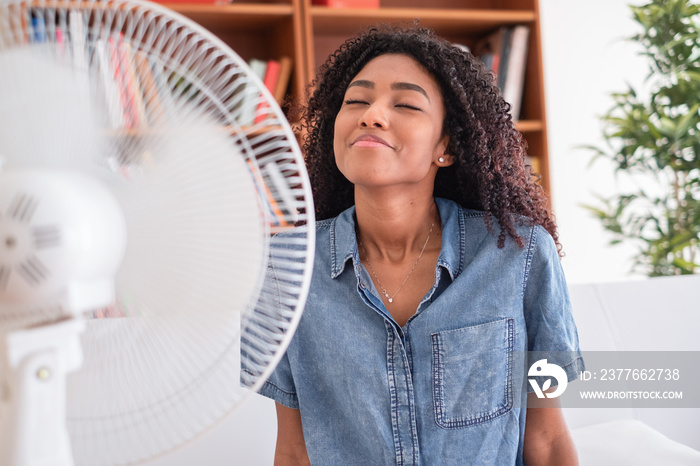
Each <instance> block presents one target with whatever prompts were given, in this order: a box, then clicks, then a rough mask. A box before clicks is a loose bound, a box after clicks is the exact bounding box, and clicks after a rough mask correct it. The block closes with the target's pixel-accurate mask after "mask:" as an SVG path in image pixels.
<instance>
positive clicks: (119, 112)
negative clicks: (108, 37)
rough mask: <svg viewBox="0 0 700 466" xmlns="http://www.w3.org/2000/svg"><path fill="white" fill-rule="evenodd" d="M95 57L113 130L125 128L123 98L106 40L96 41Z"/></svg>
mask: <svg viewBox="0 0 700 466" xmlns="http://www.w3.org/2000/svg"><path fill="white" fill-rule="evenodd" d="M94 53H95V57H96V60H97V63H98V68H99V70H100V78H101V79H100V84H101V87H102V90H103V92H104V97H105V102H106V104H107V113H108V119H109V124H110V127H111V128H122V127H124V123H125V121H124V111H123V109H122V106H121V96H120V93H119V88H118V87H117V83H116V82H115V81H114V74H113V73H112V68H111V66H110V58H109V51H108V47H107V43H106V42H105V40H104V39H97V41H95V51H94Z"/></svg>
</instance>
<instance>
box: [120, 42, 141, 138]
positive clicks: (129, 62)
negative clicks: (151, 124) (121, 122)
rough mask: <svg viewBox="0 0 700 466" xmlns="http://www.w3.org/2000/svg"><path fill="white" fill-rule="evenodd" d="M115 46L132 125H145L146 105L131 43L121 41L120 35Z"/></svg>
mask: <svg viewBox="0 0 700 466" xmlns="http://www.w3.org/2000/svg"><path fill="white" fill-rule="evenodd" d="M117 48H118V52H119V68H120V72H121V73H122V75H123V78H124V84H125V86H126V88H125V91H126V98H127V101H128V107H127V111H128V112H129V113H130V114H131V121H132V124H133V127H141V126H147V120H146V107H145V106H144V103H143V96H142V93H141V83H140V82H139V80H138V78H137V75H136V68H135V65H134V62H133V54H132V47H131V44H130V43H128V42H125V41H123V40H122V39H121V37H120V38H119V39H118V40H117Z"/></svg>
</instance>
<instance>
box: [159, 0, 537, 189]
mask: <svg viewBox="0 0 700 466" xmlns="http://www.w3.org/2000/svg"><path fill="white" fill-rule="evenodd" d="M426 4H428V5H429V7H426ZM165 5H166V6H168V7H170V8H172V9H173V10H175V11H178V12H180V13H182V14H183V15H185V16H188V17H189V18H191V19H192V20H194V21H196V22H197V23H199V24H201V25H202V26H204V27H205V28H207V29H209V30H210V31H211V32H213V33H214V34H216V35H217V36H218V37H220V38H221V39H222V40H223V41H224V42H226V43H227V44H228V45H229V46H231V48H232V49H233V50H234V51H236V53H238V54H239V55H240V56H241V57H242V58H244V59H246V60H248V59H250V58H253V57H256V58H262V59H274V58H278V57H279V56H281V55H288V56H291V57H293V59H294V69H293V73H292V82H291V87H290V90H291V93H292V96H293V97H294V98H295V99H297V100H300V99H302V98H303V96H304V95H305V89H306V86H307V84H308V83H309V82H311V80H312V79H313V78H314V76H315V75H316V72H317V71H318V67H319V66H320V65H321V63H323V61H325V59H326V57H327V56H328V55H329V54H330V53H331V52H333V51H334V50H335V49H336V48H337V47H338V46H339V45H340V44H341V43H342V42H343V41H344V40H345V39H347V38H348V37H349V36H351V35H353V34H354V33H356V32H357V31H359V30H361V29H363V28H365V27H367V26H369V25H372V24H376V23H379V22H390V23H396V22H401V23H410V22H413V21H414V20H415V19H419V21H420V24H421V25H422V26H425V27H429V28H431V29H434V30H435V31H436V32H437V33H438V34H439V35H441V36H443V37H445V38H447V39H449V40H452V41H453V42H458V43H461V44H464V45H467V46H469V47H473V46H474V45H475V44H476V42H477V41H479V39H481V38H482V37H484V36H485V35H487V34H488V33H490V32H492V31H494V30H495V29H497V28H498V27H500V26H503V25H517V24H525V25H528V26H529V27H530V35H529V44H528V56H527V65H526V72H525V83H524V89H523V99H522V104H521V107H522V110H521V115H520V117H521V119H520V120H519V121H518V122H517V123H516V127H517V128H518V130H519V131H521V132H522V133H523V135H524V136H525V139H526V140H527V143H528V147H529V149H528V152H529V154H530V156H532V157H533V158H535V159H536V165H537V166H538V167H539V170H540V171H541V174H542V185H543V186H544V188H545V190H547V192H549V188H550V180H549V163H548V154H547V125H546V118H545V100H544V82H543V74H542V53H541V50H542V45H541V37H540V14H539V5H538V1H537V0H431V1H430V2H425V1H424V0H380V7H379V8H378V9H362V8H328V7H324V6H316V5H312V4H311V0H278V1H276V2H270V1H258V2H246V3H238V2H235V3H231V4H226V5H219V4H178V3H173V4H167V3H166V4H165Z"/></svg>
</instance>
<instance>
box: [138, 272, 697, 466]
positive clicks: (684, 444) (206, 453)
mask: <svg viewBox="0 0 700 466" xmlns="http://www.w3.org/2000/svg"><path fill="white" fill-rule="evenodd" d="M570 288H571V298H572V304H573V307H574V315H575V318H576V322H577V325H578V329H579V338H580V343H581V348H582V350H584V351H592V350H596V351H608V350H624V351H641V350H645V351H649V350H651V351H655V350H659V351H700V338H699V337H700V330H699V329H700V275H697V276H684V277H673V278H655V279H648V280H640V281H634V282H620V283H608V284H591V285H574V286H571V287H570ZM574 383H575V382H574ZM564 415H565V416H566V418H567V421H568V423H569V426H570V428H571V430H572V435H573V437H574V441H575V442H576V445H577V449H578V452H579V458H580V462H581V466H605V465H616V466H617V465H623V466H624V465H635V466H640V465H642V466H644V465H649V466H651V465H653V466H658V465H676V466H684V465H700V451H698V450H700V408H694V409H602V408H601V409H582V408H565V410H564ZM275 435H276V423H275V413H274V404H273V403H272V402H270V401H269V400H267V399H265V398H263V397H261V396H258V395H254V396H253V397H252V398H251V399H250V400H249V401H248V402H247V403H246V404H244V405H243V406H242V407H241V408H239V409H238V410H237V411H236V412H234V413H233V414H232V415H231V416H229V417H228V418H227V419H225V420H224V421H223V422H222V423H220V424H219V425H218V426H216V427H214V428H212V429H211V430H210V431H208V432H206V433H205V434H204V435H202V436H201V437H200V438H198V439H196V440H195V441H193V442H191V443H190V444H188V445H186V446H184V447H182V448H180V449H179V450H177V451H175V452H173V453H170V454H168V455H165V456H163V457H162V458H159V459H157V460H154V461H151V462H149V463H148V465H149V466H189V465H193V464H206V465H208V466H218V465H221V466H224V465H226V466H231V465H243V466H256V465H261V466H269V465H272V459H273V451H274V443H275Z"/></svg>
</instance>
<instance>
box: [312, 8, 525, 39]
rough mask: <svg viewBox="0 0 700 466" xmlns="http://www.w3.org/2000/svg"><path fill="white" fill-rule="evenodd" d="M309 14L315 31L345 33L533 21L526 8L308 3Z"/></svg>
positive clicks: (475, 28)
mask: <svg viewBox="0 0 700 466" xmlns="http://www.w3.org/2000/svg"><path fill="white" fill-rule="evenodd" d="M310 15H311V18H312V21H313V28H314V32H315V33H319V34H348V33H354V32H356V31H357V30H358V29H361V28H363V27H366V26H368V25H371V24H376V23H380V22H382V23H384V22H405V21H408V22H410V21H413V20H415V19H419V20H420V25H421V26H423V27H427V28H431V29H436V30H439V31H440V33H443V34H445V33H459V32H462V31H464V28H465V26H468V27H469V31H470V33H482V32H486V31H488V30H491V29H494V28H496V27H498V26H501V25H504V24H505V25H508V24H522V23H531V22H534V21H535V20H536V19H537V18H536V14H535V12H534V11H530V10H508V11H504V10H461V9H460V10H458V9H425V8H380V9H372V8H366V9H360V8H328V7H323V6H312V7H311V10H310Z"/></svg>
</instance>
